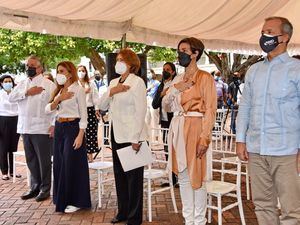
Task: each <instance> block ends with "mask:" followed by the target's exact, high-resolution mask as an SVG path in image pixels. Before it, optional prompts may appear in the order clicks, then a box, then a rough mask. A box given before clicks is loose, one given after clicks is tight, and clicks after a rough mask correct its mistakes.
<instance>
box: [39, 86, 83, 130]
mask: <svg viewBox="0 0 300 225" xmlns="http://www.w3.org/2000/svg"><path fill="white" fill-rule="evenodd" d="M68 92H73V93H74V96H73V97H72V98H71V99H67V100H64V101H62V102H61V103H60V104H59V106H58V108H57V109H54V110H52V111H51V103H49V104H48V105H47V106H46V107H44V109H45V111H46V113H51V112H53V111H56V117H57V118H80V121H79V127H80V129H85V128H86V127H87V109H86V95H85V90H84V88H83V87H81V86H80V85H79V84H78V83H76V82H75V83H73V84H71V85H70V86H69V87H68Z"/></svg>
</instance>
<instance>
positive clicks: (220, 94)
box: [214, 71, 227, 109]
mask: <svg viewBox="0 0 300 225" xmlns="http://www.w3.org/2000/svg"><path fill="white" fill-rule="evenodd" d="M214 78H215V86H216V91H217V101H218V109H221V108H223V107H224V105H225V103H226V98H227V89H226V85H227V84H225V83H224V82H223V80H222V77H221V72H220V71H217V72H215V74H214Z"/></svg>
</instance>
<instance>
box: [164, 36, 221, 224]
mask: <svg viewBox="0 0 300 225" xmlns="http://www.w3.org/2000/svg"><path fill="white" fill-rule="evenodd" d="M177 50H178V61H179V65H181V66H183V67H185V72H184V73H183V74H180V75H177V76H176V77H175V78H174V80H173V81H172V83H171V85H170V87H169V90H168V91H167V93H166V95H165V96H164V97H163V100H162V105H163V107H164V108H165V110H166V111H167V112H173V113H174V116H173V119H172V121H171V124H170V129H169V137H168V144H169V154H170V155H169V157H170V158H171V159H170V160H169V161H171V163H172V164H171V165H172V170H173V172H174V173H175V174H178V183H179V187H180V195H181V202H182V214H183V217H184V220H185V224H186V225H204V224H206V218H205V215H206V203H207V193H206V188H205V179H206V151H207V149H208V146H209V144H210V142H211V134H212V129H213V127H214V123H215V117H216V109H217V96H216V87H215V83H214V79H213V77H212V76H211V74H209V73H207V72H205V71H202V70H199V69H198V67H197V61H198V60H199V59H200V57H201V55H202V53H203V51H204V45H203V43H202V42H201V41H200V40H198V39H196V38H193V37H190V38H185V39H183V40H181V41H180V42H179V44H178V48H177Z"/></svg>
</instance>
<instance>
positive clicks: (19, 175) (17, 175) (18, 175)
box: [10, 173, 22, 178]
mask: <svg viewBox="0 0 300 225" xmlns="http://www.w3.org/2000/svg"><path fill="white" fill-rule="evenodd" d="M10 176H11V177H14V175H13V174H12V173H11V174H10ZM21 177H22V175H21V174H16V178H21Z"/></svg>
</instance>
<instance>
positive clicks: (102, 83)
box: [94, 70, 107, 91]
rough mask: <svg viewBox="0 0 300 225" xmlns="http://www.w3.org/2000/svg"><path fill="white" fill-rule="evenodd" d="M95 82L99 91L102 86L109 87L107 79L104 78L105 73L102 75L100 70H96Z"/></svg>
mask: <svg viewBox="0 0 300 225" xmlns="http://www.w3.org/2000/svg"><path fill="white" fill-rule="evenodd" d="M94 78H95V79H94V83H95V84H96V87H97V90H98V91H99V90H100V88H101V87H103V86H106V87H107V80H105V79H104V75H102V74H101V73H100V72H99V70H95V71H94Z"/></svg>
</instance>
